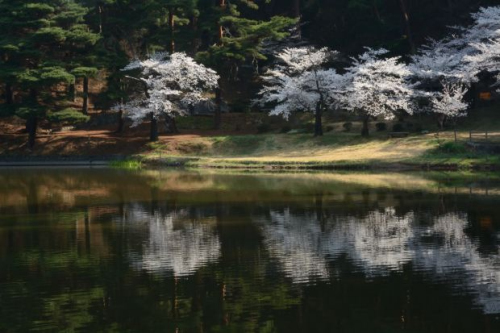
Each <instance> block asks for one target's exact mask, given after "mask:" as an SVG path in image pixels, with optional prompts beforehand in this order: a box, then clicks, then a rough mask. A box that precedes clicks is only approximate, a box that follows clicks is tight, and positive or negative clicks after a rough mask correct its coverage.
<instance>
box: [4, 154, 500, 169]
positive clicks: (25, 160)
mask: <svg viewBox="0 0 500 333" xmlns="http://www.w3.org/2000/svg"><path fill="white" fill-rule="evenodd" d="M130 161H134V162H138V163H140V165H141V167H142V168H145V169H157V168H189V169H214V170H216V169H220V170H222V169H228V170H231V169H232V170H243V171H244V170H248V171H256V170H265V171H384V172H394V171H397V172H407V171H408V172H409V171H444V172H458V171H475V172H491V171H500V164H496V163H476V164H474V163H472V164H470V165H461V164H459V163H430V162H397V161H396V162H384V161H372V162H371V161H360V162H348V161H345V162H288V161H279V160H277V161H272V162H271V161H269V162H260V161H251V160H245V161H230V160H227V159H223V158H221V159H210V161H208V160H204V159H203V158H184V157H167V158H165V159H143V158H137V157H136V156H17V157H14V156H1V155H0V168H12V167H23V168H30V167H33V168H36V167H116V168H121V169H126V168H127V167H126V165H124V166H121V163H125V164H126V163H127V162H130Z"/></svg>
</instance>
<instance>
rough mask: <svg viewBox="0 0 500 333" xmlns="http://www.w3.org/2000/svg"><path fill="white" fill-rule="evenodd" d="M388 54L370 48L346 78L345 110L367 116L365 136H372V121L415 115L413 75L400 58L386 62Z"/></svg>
mask: <svg viewBox="0 0 500 333" xmlns="http://www.w3.org/2000/svg"><path fill="white" fill-rule="evenodd" d="M387 52H388V51H387V50H384V49H379V50H373V49H370V48H368V49H367V51H366V52H365V53H363V54H362V55H361V56H359V57H358V58H353V64H352V66H350V67H349V68H347V71H346V73H345V74H344V80H345V82H348V84H346V85H345V88H344V89H343V91H342V95H341V99H340V101H341V105H342V107H343V108H344V109H346V110H348V111H352V112H356V113H361V114H362V115H363V129H362V131H361V134H362V135H363V136H368V135H369V128H368V123H369V120H370V118H371V117H378V116H382V117H384V118H386V119H392V118H394V112H396V111H398V110H403V111H406V112H408V113H410V114H411V113H413V108H412V103H411V99H412V97H413V95H414V90H413V88H412V87H411V86H410V84H409V83H408V78H409V77H410V75H411V72H410V70H409V69H408V68H407V66H406V65H405V64H403V63H401V62H400V58H399V57H393V58H386V59H383V58H381V56H383V55H385V54H386V53H387Z"/></svg>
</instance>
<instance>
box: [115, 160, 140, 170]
mask: <svg viewBox="0 0 500 333" xmlns="http://www.w3.org/2000/svg"><path fill="white" fill-rule="evenodd" d="M110 166H111V167H112V168H116V169H126V170H138V169H141V168H142V162H141V161H139V160H124V161H112V162H111V163H110Z"/></svg>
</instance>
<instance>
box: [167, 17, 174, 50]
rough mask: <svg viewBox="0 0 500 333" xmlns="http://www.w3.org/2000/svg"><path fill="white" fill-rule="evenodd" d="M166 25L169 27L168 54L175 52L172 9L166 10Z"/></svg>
mask: <svg viewBox="0 0 500 333" xmlns="http://www.w3.org/2000/svg"><path fill="white" fill-rule="evenodd" d="M168 26H169V27H170V54H173V53H174V52H175V17H174V10H173V9H172V8H170V10H169V11H168Z"/></svg>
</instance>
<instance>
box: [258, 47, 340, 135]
mask: <svg viewBox="0 0 500 333" xmlns="http://www.w3.org/2000/svg"><path fill="white" fill-rule="evenodd" d="M336 55H337V53H336V52H334V51H331V50H329V49H328V48H322V49H316V48H314V47H297V48H287V49H285V50H283V51H282V52H280V53H278V54H277V58H278V60H279V64H278V65H277V66H276V67H275V68H274V69H273V70H270V71H268V72H267V74H266V75H265V76H264V83H265V87H264V88H263V89H262V90H261V91H260V93H259V95H260V96H261V98H260V100H259V101H258V102H259V103H260V104H261V105H267V104H273V105H274V108H273V109H272V110H271V112H270V114H271V115H281V116H283V117H284V118H288V117H289V116H290V114H291V113H292V112H295V111H309V112H314V114H315V126H314V135H315V136H321V135H323V126H322V115H323V111H324V110H325V109H326V107H327V106H331V105H335V104H336V100H337V94H338V91H339V89H340V87H341V86H342V85H343V77H342V76H341V75H339V74H337V72H336V71H335V70H334V69H327V68H324V66H325V65H326V64H327V63H328V62H329V61H331V60H332V59H334V58H335V56H336Z"/></svg>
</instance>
